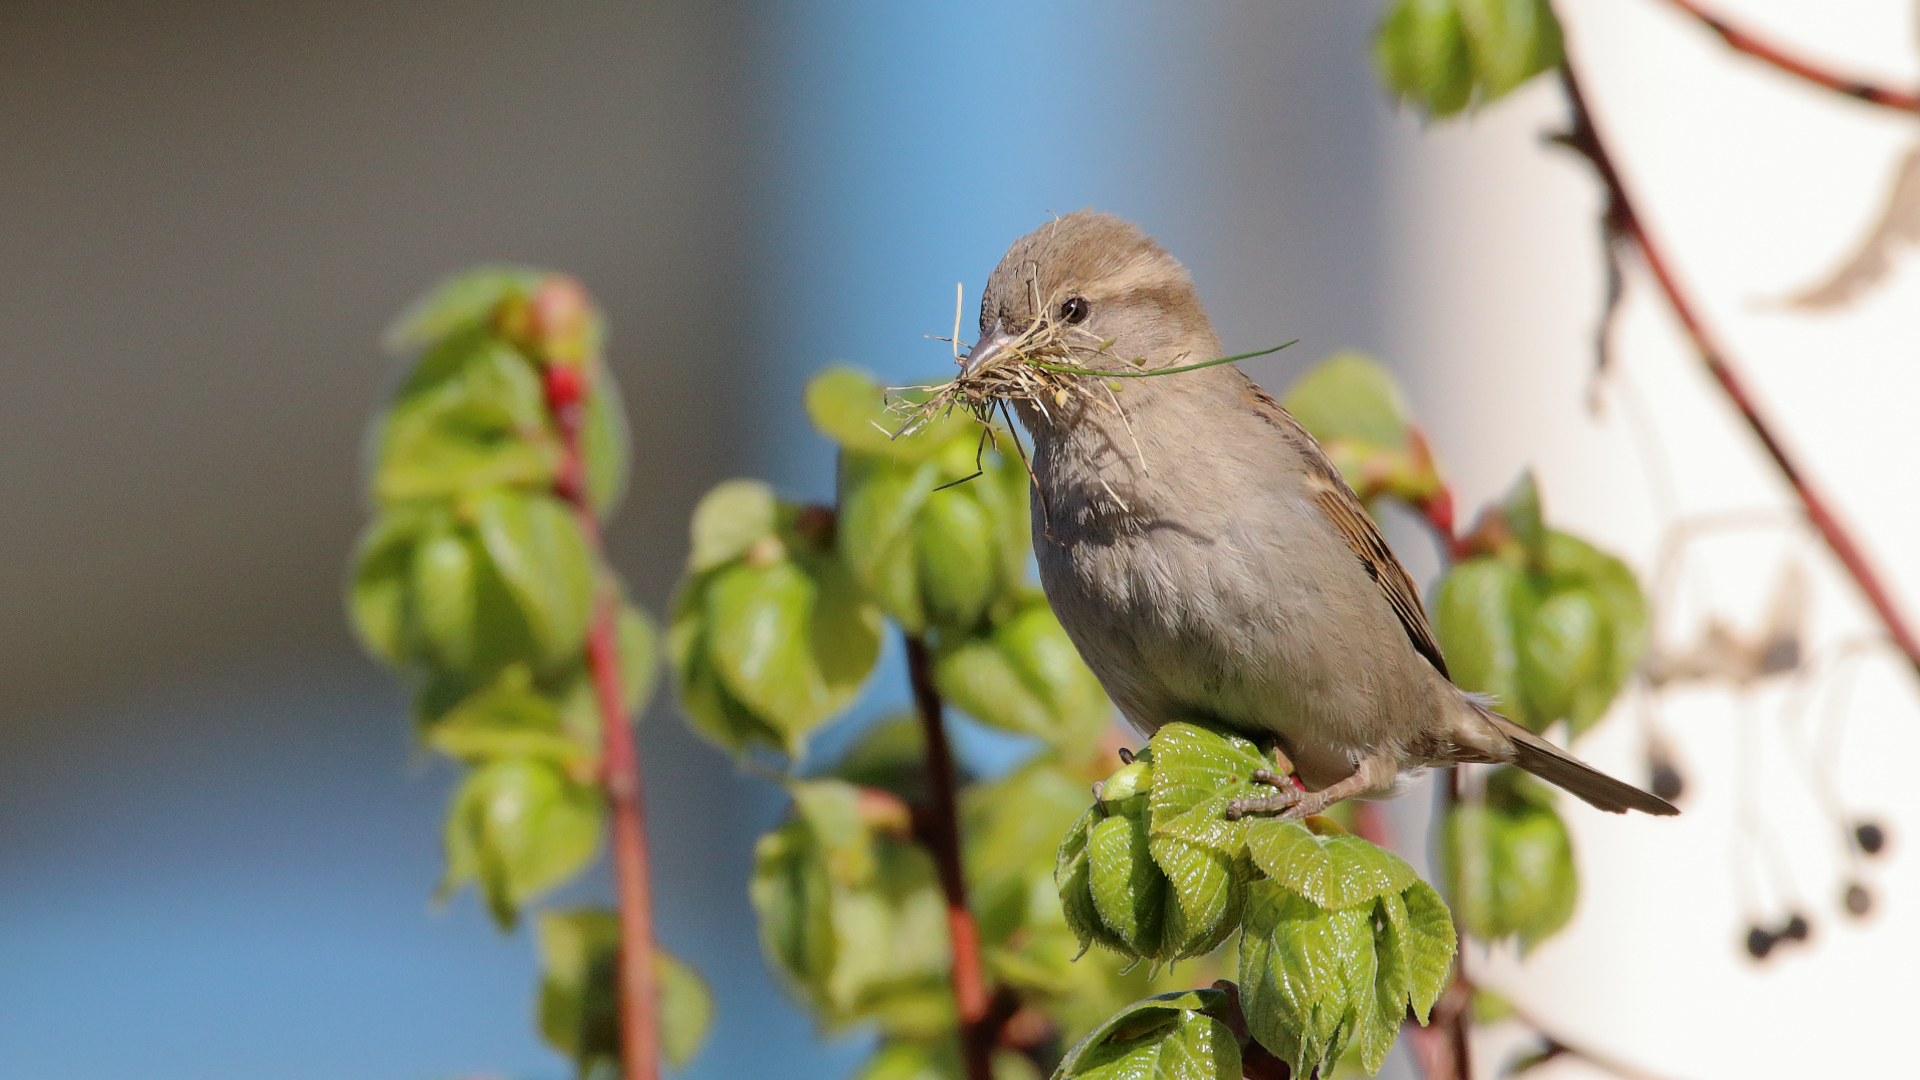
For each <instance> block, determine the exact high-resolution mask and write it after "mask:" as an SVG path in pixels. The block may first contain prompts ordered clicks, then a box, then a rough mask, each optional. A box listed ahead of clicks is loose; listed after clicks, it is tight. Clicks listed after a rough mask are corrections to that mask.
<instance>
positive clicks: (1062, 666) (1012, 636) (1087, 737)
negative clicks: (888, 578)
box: [934, 590, 1114, 750]
mask: <svg viewBox="0 0 1920 1080" xmlns="http://www.w3.org/2000/svg"><path fill="white" fill-rule="evenodd" d="M934 684H935V686H936V687H937V688H938V689H939V690H940V692H941V694H942V695H943V696H945V697H946V698H947V699H948V700H949V701H951V702H952V703H953V704H954V705H955V706H956V707H957V708H959V709H961V710H962V711H963V712H965V713H966V714H967V715H969V716H971V717H973V718H974V719H976V720H979V721H981V722H982V723H985V724H989V725H991V726H993V727H997V728H1001V729H1003V730H1007V731H1013V732H1018V733H1020V734H1023V735H1034V736H1038V737H1039V738H1042V739H1045V740H1047V741H1048V742H1049V743H1052V744H1053V745H1054V746H1057V747H1061V748H1063V749H1069V750H1072V749H1077V748H1080V747H1084V746H1086V745H1087V744H1088V743H1089V742H1091V741H1093V740H1094V739H1097V738H1098V737H1099V735H1100V732H1101V731H1103V730H1105V729H1106V727H1107V726H1108V725H1110V724H1111V723H1112V722H1113V716H1114V713H1113V706H1112V704H1111V703H1110V702H1108V700H1107V696H1106V691H1105V690H1104V689H1102V688H1101V686H1100V680H1099V679H1098V678H1097V677H1095V676H1094V674H1093V672H1092V671H1090V670H1088V668H1087V666H1086V664H1085V663H1083V662H1082V661H1081V659H1080V652H1079V650H1078V649H1076V648H1075V647H1074V645H1073V642H1072V640H1071V639H1069V638H1068V637H1067V632H1066V630H1065V629H1063V628H1062V627H1061V626H1060V620H1059V619H1057V618H1055V617H1054V614H1053V609H1052V608H1051V607H1049V606H1048V605H1047V601H1046V597H1044V596H1043V595H1041V594H1040V593H1039V592H1038V591H1037V590H1030V591H1027V592H1025V593H1024V594H1023V595H1021V596H1020V597H1019V599H1018V600H1017V601H1016V605H1015V606H1013V607H1012V608H1011V611H1010V613H1009V614H1007V615H1006V616H1005V617H1003V618H1001V619H999V620H998V621H997V622H996V623H995V624H994V625H993V626H992V627H991V628H990V629H989V630H988V631H987V633H986V634H984V635H981V636H975V637H968V638H962V639H960V640H959V641H958V642H956V643H947V642H944V641H943V643H942V645H941V647H940V648H939V650H938V652H937V654H936V656H935V662H934Z"/></svg>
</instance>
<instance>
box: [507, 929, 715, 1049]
mask: <svg viewBox="0 0 1920 1080" xmlns="http://www.w3.org/2000/svg"><path fill="white" fill-rule="evenodd" d="M539 944H540V960H541V981H540V1033H541V1035H542V1036H544V1037H545V1038H546V1040H547V1043H548V1045H550V1046H552V1047H553V1048H554V1049H555V1050H558V1051H560V1052H561V1053H563V1054H565V1055H567V1056H568V1057H570V1058H572V1059H573V1061H574V1065H575V1068H576V1069H577V1071H578V1075H580V1076H582V1077H586V1076H590V1075H593V1073H594V1070H595V1069H596V1068H598V1067H600V1066H602V1065H604V1066H607V1067H613V1068H617V1067H618V1066H619V1064H620V1059H621V1054H620V1013H619V986H618V984H617V982H616V980H617V978H618V975H619V958H620V919H619V916H617V915H615V914H614V913H613V912H611V911H606V910H602V909H598V908H578V909H574V910H571V911H548V912H542V913H541V915H540V922H539ZM653 970H654V979H655V986H656V988H657V992H658V995H659V998H658V1001H659V1024H660V1044H661V1052H662V1054H661V1056H663V1057H664V1058H666V1060H667V1063H668V1064H669V1065H671V1066H673V1067H674V1068H676V1069H680V1068H685V1067H686V1066H687V1064H688V1063H689V1062H691V1061H692V1060H693V1058H694V1057H695V1056H696V1055H697V1054H698V1053H699V1051H700V1046H701V1044H702V1043H704V1042H705V1041H706V1037H707V1033H708V1031H709V1030H710V1029H711V1028H712V1025H713V994H712V992H711V991H710V990H708V988H707V984H706V980H705V979H702V978H701V977H700V973H699V972H697V971H695V970H694V969H693V968H692V967H691V966H689V965H688V964H687V963H686V962H685V961H683V960H681V959H679V958H678V957H675V956H673V955H672V954H671V953H669V952H667V951H666V950H665V949H662V948H660V947H659V946H658V945H655V946H654V954H653Z"/></svg>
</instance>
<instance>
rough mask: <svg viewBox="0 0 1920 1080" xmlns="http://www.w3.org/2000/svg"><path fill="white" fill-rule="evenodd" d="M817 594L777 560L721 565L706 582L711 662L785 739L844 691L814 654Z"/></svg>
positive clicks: (791, 739)
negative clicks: (831, 683) (832, 683)
mask: <svg viewBox="0 0 1920 1080" xmlns="http://www.w3.org/2000/svg"><path fill="white" fill-rule="evenodd" d="M817 594H818V587H817V586H816V585H815V583H814V582H813V581H812V580H811V579H809V578H808V577H807V575H805V574H804V573H802V572H801V571H800V569H799V568H798V567H796V566H794V565H793V563H791V562H788V561H785V560H781V561H778V562H773V563H769V564H767V565H765V566H746V565H742V566H734V567H729V568H728V569H726V570H724V571H721V572H720V573H718V574H717V575H715V577H714V580H713V582H712V584H711V585H709V586H708V590H707V623H708V625H709V626H710V627H711V628H712V629H711V631H710V635H711V641H712V647H713V662H714V668H715V670H717V671H718V672H719V673H720V677H721V679H722V680H723V681H725V683H726V685H727V689H728V690H730V691H732V693H733V694H734V695H736V696H737V697H738V698H739V699H740V700H741V702H742V703H744V704H745V705H746V706H747V707H748V708H749V709H752V710H753V712H754V713H755V715H757V716H760V717H762V718H764V719H765V720H767V721H768V722H769V723H771V724H772V725H773V726H775V727H776V728H778V729H779V730H780V731H781V732H782V733H783V734H784V736H785V741H786V743H787V744H788V745H790V746H791V745H797V744H798V743H799V741H800V740H801V739H802V738H804V736H805V734H806V733H807V732H808V731H810V730H811V729H812V728H813V727H814V726H816V725H817V724H818V723H820V722H821V721H822V720H825V719H826V718H827V717H828V716H829V715H830V714H831V713H833V712H834V711H835V710H836V709H837V708H838V707H839V706H840V705H842V704H844V703H845V701H846V700H847V697H848V696H849V695H848V694H846V693H844V692H842V691H841V690H840V689H839V688H836V687H833V686H829V685H828V683H827V681H826V679H825V677H824V676H823V674H822V672H821V669H820V664H819V662H818V659H817V657H816V656H815V654H814V648H813V644H814V643H813V609H814V603H815V599H816V597H817Z"/></svg>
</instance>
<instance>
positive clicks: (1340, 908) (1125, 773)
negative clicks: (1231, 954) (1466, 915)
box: [1055, 723, 1455, 1076]
mask: <svg viewBox="0 0 1920 1080" xmlns="http://www.w3.org/2000/svg"><path fill="white" fill-rule="evenodd" d="M1275 765H1276V763H1275V762H1274V761H1271V760H1268V759H1267V758H1266V757H1265V756H1264V755H1263V754H1262V753H1261V751H1260V749H1259V748H1258V747H1256V746H1255V745H1254V744H1253V743H1251V742H1248V741H1247V740H1245V739H1242V738H1240V737H1238V736H1235V735H1232V734H1229V733H1226V732H1222V731H1217V730H1214V729H1212V728H1209V727H1204V726H1201V725H1198V724H1190V723H1174V724H1168V725H1166V726H1165V727H1162V728H1161V729H1160V730H1159V731H1158V732H1156V733H1155V734H1154V736H1153V738H1152V740H1151V741H1150V742H1149V745H1148V749H1147V751H1146V752H1145V753H1143V754H1142V755H1141V756H1140V757H1139V758H1137V759H1136V760H1135V761H1134V763H1133V764H1130V765H1128V766H1126V767H1125V768H1123V769H1122V770H1121V771H1120V772H1119V773H1116V774H1115V776H1114V777H1113V778H1112V779H1111V780H1110V781H1109V782H1108V783H1107V784H1105V785H1103V786H1102V788H1101V789H1100V790H1101V798H1100V800H1099V801H1097V802H1096V803H1095V805H1094V806H1093V807H1092V808H1091V809H1089V810H1088V811H1087V812H1086V813H1085V814H1083V815H1082V816H1081V817H1080V819H1079V820H1078V821H1076V822H1075V824H1074V826H1073V828H1072V829H1070V830H1069V831H1068V832H1067V834H1066V838H1065V839H1064V840H1063V841H1062V842H1061V845H1060V850H1059V856H1058V861H1057V864H1056V870H1055V875H1056V880H1057V883H1058V887H1059V890H1060V897H1061V903H1062V906H1063V909H1064V911H1065V914H1066V916H1067V921H1068V924H1069V926H1070V927H1071V928H1072V929H1073V931H1074V933H1075V934H1076V936H1077V937H1078V938H1079V940H1080V943H1081V945H1082V947H1088V946H1092V945H1099V946H1101V947H1102V948H1104V949H1107V950H1110V951H1112V952H1114V953H1117V954H1119V955H1120V956H1123V957H1127V958H1130V959H1135V960H1146V961H1160V962H1165V961H1174V960H1178V959H1181V958H1182V957H1186V956H1192V955H1199V954H1202V953H1205V952H1206V951H1209V950H1211V949H1213V948H1214V947H1216V946H1218V945H1219V944H1220V943H1222V942H1223V941H1225V940H1226V939H1227V938H1228V936H1229V935H1232V934H1233V933H1234V932H1235V931H1236V930H1237V931H1239V947H1238V971H1239V983H1240V1004H1241V1008H1242V1010H1243V1013H1244V1016H1245V1021H1246V1025H1247V1029H1248V1033H1249V1035H1250V1037H1252V1038H1253V1039H1256V1040H1258V1041H1259V1042H1260V1044H1261V1045H1262V1046H1264V1047H1265V1048H1266V1049H1267V1050H1268V1051H1269V1052H1271V1053H1272V1054H1273V1055H1274V1056H1276V1057H1278V1058H1280V1059H1281V1060H1283V1061H1286V1062H1287V1063H1288V1064H1289V1065H1290V1066H1291V1067H1292V1069H1293V1071H1294V1074H1295V1075H1299V1076H1306V1075H1312V1074H1313V1073H1314V1072H1315V1071H1319V1072H1320V1073H1321V1074H1322V1075H1325V1074H1327V1073H1328V1072H1330V1071H1331V1069H1332V1067H1333V1065H1334V1064H1335V1063H1336V1062H1338V1061H1339V1060H1340V1059H1341V1057H1342V1056H1343V1055H1345V1054H1347V1053H1348V1052H1349V1050H1352V1051H1354V1052H1355V1053H1356V1054H1357V1058H1358V1061H1359V1063H1360V1065H1361V1066H1362V1067H1363V1068H1364V1069H1366V1070H1367V1071H1368V1072H1372V1071H1374V1070H1375V1069H1378V1068H1379V1066H1380V1063H1381V1062H1382V1061H1383V1060H1384V1059H1385V1057H1386V1053H1387V1051H1388V1049H1390V1048H1391V1047H1392V1045H1393V1040H1394V1038H1395V1037H1396V1036H1397V1034H1398V1032H1399V1029H1400V1022H1401V1020H1402V1019H1403V1018H1404V1017H1406V1015H1407V1014H1408V1011H1409V1009H1411V1010H1412V1012H1413V1014H1414V1015H1416V1016H1418V1017H1419V1018H1421V1020H1422V1021H1423V1022H1424V1020H1425V1017H1426V1015H1427V1012H1428V1010H1429V1009H1431V1008H1432V1006H1433V1002H1434V1001H1435V999H1437V998H1438V996H1439V994H1440V991H1441V989H1442V988H1443V987H1444V986H1445V983H1446V979H1447V973H1448V970H1449V967H1450V965H1451V963H1452V959H1453V951H1454V945H1455V941H1454V932H1453V923H1452V920H1451V918H1450V917H1449V915H1448V913H1447V908H1446V905H1445V904H1444V903H1442V902H1441V900H1440V897H1439V895H1438V894H1437V893H1435V892H1434V891H1433V889H1432V887H1431V886H1429V885H1427V884H1426V883H1425V882H1423V881H1421V880H1420V879H1419V877H1418V875H1416V874H1415V873H1414V872H1413V868H1412V867H1410V866H1408V865H1407V864H1406V862H1405V861H1404V860H1402V859H1400V858H1399V857H1398V856H1396V855H1394V854H1393V853H1391V852H1389V851H1386V850H1384V849H1382V848H1379V847H1376V846H1375V845H1373V844H1371V843H1369V842H1368V841H1366V840H1363V839H1361V838H1360V837H1357V836H1352V835H1349V834H1347V833H1346V832H1345V831H1344V830H1341V829H1340V828H1339V826H1337V825H1335V824H1333V823H1332V822H1331V821H1329V820H1327V819H1324V818H1314V819H1309V821H1308V822H1306V823H1301V822H1295V821H1282V820H1277V819H1272V818H1243V819H1239V820H1233V819H1230V818H1229V817H1228V813H1227V811H1228V807H1229V804H1231V803H1232V802H1233V801H1235V800H1237V799H1243V798H1247V797H1251V796H1257V795H1259V794H1260V793H1261V792H1262V791H1271V790H1272V789H1271V788H1270V787H1267V786H1265V785H1264V784H1261V783H1258V782H1256V781H1255V780H1254V779H1253V776H1254V774H1255V773H1256V772H1259V771H1261V770H1266V771H1269V772H1271V771H1273V770H1274V769H1275ZM1116 789H1117V790H1116ZM1110 795H1117V796H1118V797H1115V798H1109V797H1108V796H1110ZM1155 1008H1156V1009H1160V1012H1157V1013H1155V1014H1154V1015H1155V1016H1159V1015H1161V1013H1164V1012H1165V1009H1164V1008H1162V1007H1160V1006H1156V1007H1155ZM1118 1019H1119V1018H1116V1020H1118ZM1196 1025H1198V1021H1195V1020H1191V1019H1188V1020H1185V1021H1182V1022H1178V1023H1175V1022H1172V1021H1171V1020H1170V1019H1168V1020H1167V1022H1166V1023H1164V1024H1162V1026H1160V1027H1158V1028H1155V1029H1154V1030H1155V1031H1157V1032H1158V1034H1157V1035H1154V1036H1153V1037H1152V1038H1150V1039H1149V1038H1146V1037H1145V1036H1134V1037H1132V1038H1131V1039H1128V1040H1118V1041H1117V1042H1116V1043H1115V1045H1116V1046H1118V1045H1120V1043H1124V1044H1125V1047H1126V1050H1125V1054H1124V1055H1122V1056H1129V1055H1146V1054H1148V1053H1149V1050H1150V1045H1149V1044H1150V1043H1154V1042H1156V1041H1159V1042H1164V1041H1167V1040H1174V1043H1172V1044H1170V1045H1169V1046H1167V1047H1164V1048H1158V1049H1151V1053H1152V1054H1154V1055H1165V1054H1169V1053H1171V1054H1173V1059H1170V1060H1185V1058H1186V1057H1188V1056H1190V1055H1191V1054H1192V1053H1193V1051H1192V1050H1191V1049H1189V1048H1188V1047H1189V1044H1192V1045H1204V1046H1208V1047H1215V1049H1214V1050H1213V1051H1212V1053H1214V1057H1213V1058H1212V1059H1211V1060H1213V1062H1214V1065H1213V1066H1212V1067H1213V1068H1216V1069H1217V1070H1219V1071H1217V1072H1205V1071H1203V1072H1201V1073H1199V1074H1198V1075H1209V1076H1211V1075H1237V1073H1229V1072H1227V1071H1225V1070H1226V1069H1227V1068H1228V1066H1229V1065H1231V1066H1232V1067H1234V1068H1236V1069H1237V1066H1238V1061H1239V1048H1238V1046H1235V1047H1233V1048H1232V1051H1231V1054H1230V1055H1229V1054H1228V1053H1227V1051H1226V1050H1225V1049H1223V1048H1219V1047H1218V1046H1217V1044H1216V1043H1215V1042H1214V1041H1213V1036H1212V1034H1210V1032H1211V1029H1210V1028H1206V1027H1205V1026H1204V1025H1199V1026H1196ZM1115 1030H1120V1029H1117V1028H1112V1027H1111V1025H1110V1026H1109V1028H1103V1029H1102V1031H1105V1032H1107V1034H1106V1035H1101V1034H1100V1033H1099V1032H1096V1034H1095V1036H1093V1037H1090V1038H1108V1039H1112V1038H1113V1034H1112V1033H1113V1031H1115ZM1195 1040H1199V1041H1198V1042H1195ZM1090 1047H1091V1043H1089V1044H1087V1045H1083V1046H1082V1047H1081V1048H1080V1049H1078V1050H1076V1051H1075V1052H1074V1054H1073V1055H1070V1056H1069V1060H1071V1061H1079V1060H1090V1061H1091V1060H1098V1061H1100V1062H1106V1061H1108V1060H1109V1058H1108V1057H1107V1056H1103V1055H1100V1054H1093V1053H1092V1050H1091V1049H1090ZM1229 1056H1230V1057H1231V1059H1232V1060H1231V1061H1230V1062H1229V1061H1228V1057H1229ZM1101 1067H1103V1068H1104V1067H1105V1066H1104V1065H1103V1066H1101ZM1156 1067H1157V1068H1162V1069H1163V1070H1164V1071H1157V1072H1150V1073H1141V1074H1139V1075H1152V1076H1160V1075H1169V1076H1172V1075H1185V1073H1183V1072H1181V1071H1179V1069H1174V1068H1173V1066H1171V1065H1165V1066H1156ZM1185 1067H1186V1066H1184V1065H1182V1066H1181V1067H1180V1068H1181V1069H1184V1068H1185ZM1064 1075H1100V1076H1104V1075H1108V1074H1107V1073H1105V1072H1100V1071H1097V1070H1096V1071H1088V1072H1085V1073H1077V1072H1066V1073H1064Z"/></svg>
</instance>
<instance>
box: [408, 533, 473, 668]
mask: <svg viewBox="0 0 1920 1080" xmlns="http://www.w3.org/2000/svg"><path fill="white" fill-rule="evenodd" d="M476 548H477V545H476V544H475V543H474V542H473V540H472V539H471V538H470V537H469V536H467V535H465V534H464V533H463V532H462V531H461V530H458V529H455V528H454V527H453V525H452V522H451V521H446V522H443V523H442V525H441V527H440V528H437V529H434V530H433V531H431V532H429V533H428V534H426V536H425V537H423V538H422V539H421V541H420V543H419V544H418V545H416V546H415V547H414V549H413V581H412V585H413V601H414V611H415V614H416V615H417V617H418V619H419V626H420V631H421V636H422V637H423V638H424V641H425V644H426V646H427V648H428V650H429V651H430V652H431V653H432V655H433V656H434V658H435V659H437V660H438V661H439V662H440V663H441V664H442V665H444V666H446V667H449V668H452V669H454V670H455V671H470V670H472V669H473V667H474V664H475V661H477V660H478V659H479V652H480V641H479V634H478V630H479V627H478V625H477V623H478V615H479V607H480V580H479V579H480V573H481V569H480V564H481V562H482V560H484V559H485V557H486V556H485V555H484V554H483V553H482V552H480V551H478V550H476Z"/></svg>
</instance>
